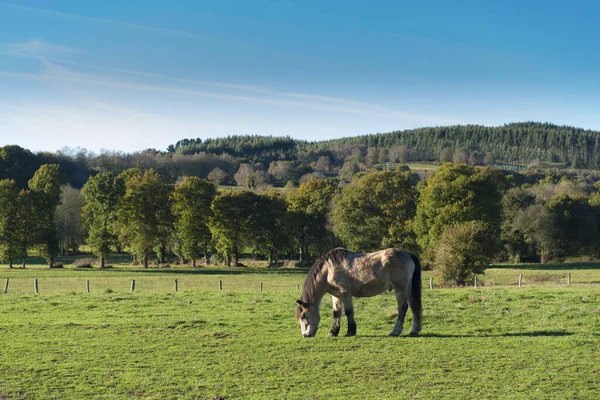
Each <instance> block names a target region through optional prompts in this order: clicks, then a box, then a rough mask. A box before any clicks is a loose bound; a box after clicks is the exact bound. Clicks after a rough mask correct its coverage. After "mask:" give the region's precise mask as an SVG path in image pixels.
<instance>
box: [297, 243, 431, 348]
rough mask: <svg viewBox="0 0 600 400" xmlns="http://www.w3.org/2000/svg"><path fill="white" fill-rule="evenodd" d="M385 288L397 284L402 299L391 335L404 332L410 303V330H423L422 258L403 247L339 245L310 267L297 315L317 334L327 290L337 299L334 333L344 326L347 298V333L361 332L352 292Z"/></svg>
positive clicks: (375, 291)
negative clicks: (372, 248)
mask: <svg viewBox="0 0 600 400" xmlns="http://www.w3.org/2000/svg"><path fill="white" fill-rule="evenodd" d="M386 290H394V292H395V293H396V300H397V301H398V319H397V320H396V324H395V325H394V328H393V329H392V331H391V332H390V336H399V335H400V334H401V333H402V331H403V330H404V317H405V316H406V312H407V310H408V307H409V306H410V309H411V311H412V314H413V324H412V330H411V332H410V336H417V335H418V334H419V332H420V331H421V320H422V313H423V310H422V303H421V264H420V262H419V259H418V257H417V256H416V255H414V254H412V253H409V252H407V251H404V250H400V249H394V248H390V249H385V250H380V251H376V252H374V253H367V254H364V253H353V252H351V251H348V250H346V249H344V248H336V249H333V250H331V251H329V252H328V253H326V254H325V255H323V256H322V257H320V258H319V259H318V260H317V261H316V262H315V264H314V265H313V266H312V267H311V268H310V270H309V272H308V275H307V277H306V279H305V281H304V286H303V288H302V296H301V298H300V300H297V301H296V304H297V305H298V307H297V308H296V319H297V320H298V322H300V330H301V332H302V336H304V337H314V336H315V335H316V333H317V329H318V328H319V321H320V319H321V317H320V312H319V308H320V304H321V299H322V298H323V296H324V295H325V293H329V294H330V295H331V296H332V300H333V326H332V327H331V330H330V331H329V336H334V337H335V336H337V335H338V334H339V332H340V318H341V316H342V304H343V305H344V312H345V314H346V317H347V319H348V332H347V333H346V336H354V335H356V322H355V321H354V308H353V306H352V297H371V296H374V295H377V294H380V293H383V292H385V291H386Z"/></svg>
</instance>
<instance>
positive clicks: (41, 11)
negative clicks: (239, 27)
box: [0, 1, 239, 45]
mask: <svg viewBox="0 0 600 400" xmlns="http://www.w3.org/2000/svg"><path fill="white" fill-rule="evenodd" d="M0 6H4V7H10V8H15V9H19V10H24V11H29V12H34V13H38V14H44V15H49V16H54V17H61V18H68V19H75V20H80V21H87V22H97V23H101V24H108V25H113V26H120V27H124V28H132V29H138V30H145V31H150V32H156V33H160V34H165V35H169V36H177V37H184V38H190V39H196V40H203V41H208V42H213V43H220V44H229V45H231V44H235V45H239V43H235V42H231V41H228V40H222V39H217V38H214V37H210V36H203V35H198V34H195V33H192V32H186V31H180V30H176V29H169V28H162V27H158V26H153V25H145V24H138V23H135V22H126V21H119V20H114V19H109V18H99V17H89V16H87V15H80V14H70V13H64V12H60V11H54V10H48V9H44V8H36V7H28V6H23V5H20V4H14V3H8V2H4V1H0Z"/></svg>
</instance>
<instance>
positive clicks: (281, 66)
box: [0, 0, 600, 152]
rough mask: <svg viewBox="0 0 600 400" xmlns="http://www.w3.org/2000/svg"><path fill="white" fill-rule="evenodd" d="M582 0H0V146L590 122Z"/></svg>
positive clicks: (590, 75) (594, 38)
mask: <svg viewBox="0 0 600 400" xmlns="http://www.w3.org/2000/svg"><path fill="white" fill-rule="evenodd" d="M599 15H600V3H598V2H592V1H573V2H569V3H567V2H564V1H560V2H559V1H552V0H547V1H535V0H532V1H527V0H520V1H512V0H507V1H495V2H492V1H481V0H477V1H460V0H455V1H427V0H424V1H419V2H416V1H410V2H408V1H399V0H396V1H377V0H371V1H369V2H366V1H356V2H355V1H352V0H346V1H335V0H329V1H322V0H321V1H312V0H252V1H242V0H237V1H231V0H217V1H212V0H202V1H196V0H180V1H175V0H171V1H159V0H144V1H134V0H123V1H106V0H101V1H99V0H86V1H80V0H77V1H75V0H52V1H42V0H22V1H19V0H11V1H4V0H0V146H4V145H7V144H17V145H20V146H22V147H25V148H28V149H31V150H33V151H56V150H58V149H61V148H64V147H65V146H68V147H70V148H77V147H81V148H86V149H89V150H91V151H94V152H101V151H106V150H118V151H125V152H134V151H140V150H144V149H147V148H155V149H158V150H165V149H166V148H167V146H168V145H170V144H174V143H176V142H177V141H178V140H180V139H183V138H201V139H206V138H214V137H223V136H228V135H246V134H251V135H269V136H291V137H293V138H296V139H303V140H309V141H314V140H324V139H331V138H339V137H348V136H357V135H363V134H368V133H377V132H390V131H394V130H403V129H412V128H417V127H424V126H442V125H455V124H462V125H464V124H483V125H488V126H497V125H502V124H505V123H510V122H522V121H540V122H552V123H555V124H559V125H570V126H576V127H582V128H586V129H595V130H600V112H599V111H600V51H599V45H598V38H600V24H598V23H597V18H598V16H599Z"/></svg>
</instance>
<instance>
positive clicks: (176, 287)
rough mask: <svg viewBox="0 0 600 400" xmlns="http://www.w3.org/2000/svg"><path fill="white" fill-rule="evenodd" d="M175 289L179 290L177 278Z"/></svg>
mask: <svg viewBox="0 0 600 400" xmlns="http://www.w3.org/2000/svg"><path fill="white" fill-rule="evenodd" d="M175 291H176V292H177V291H179V287H178V282H177V279H175Z"/></svg>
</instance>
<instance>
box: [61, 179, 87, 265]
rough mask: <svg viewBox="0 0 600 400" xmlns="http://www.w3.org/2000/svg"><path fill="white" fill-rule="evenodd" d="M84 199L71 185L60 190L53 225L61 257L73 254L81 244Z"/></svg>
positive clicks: (83, 234)
mask: <svg viewBox="0 0 600 400" xmlns="http://www.w3.org/2000/svg"><path fill="white" fill-rule="evenodd" d="M84 204H85V198H84V197H83V195H82V194H81V191H80V190H78V189H74V188H72V187H71V185H63V186H61V188H60V204H59V205H58V206H57V207H56V214H55V221H54V222H55V224H56V234H57V237H58V247H59V252H60V254H62V255H66V254H69V253H75V252H76V251H77V249H78V247H79V245H81V244H83V238H84V236H85V233H84V227H83V221H82V211H83V206H84Z"/></svg>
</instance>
